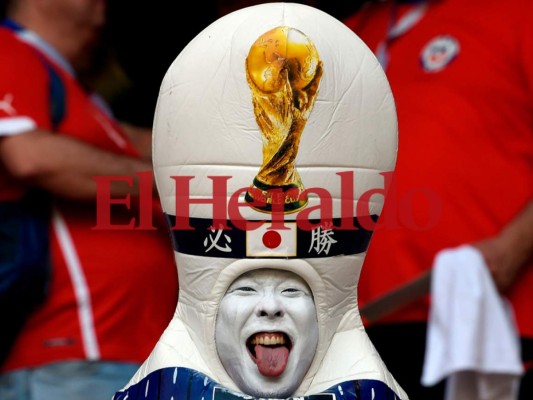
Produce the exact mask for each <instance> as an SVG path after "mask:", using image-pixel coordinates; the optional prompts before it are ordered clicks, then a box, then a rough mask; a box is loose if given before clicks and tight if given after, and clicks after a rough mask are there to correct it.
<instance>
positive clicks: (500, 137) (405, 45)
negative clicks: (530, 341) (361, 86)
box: [345, 0, 533, 337]
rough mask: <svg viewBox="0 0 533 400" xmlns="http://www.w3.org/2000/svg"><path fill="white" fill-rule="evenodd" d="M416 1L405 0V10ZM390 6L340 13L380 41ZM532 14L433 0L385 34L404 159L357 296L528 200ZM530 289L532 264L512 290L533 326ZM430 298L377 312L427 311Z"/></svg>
mask: <svg viewBox="0 0 533 400" xmlns="http://www.w3.org/2000/svg"><path fill="white" fill-rule="evenodd" d="M411 3H413V2H411ZM414 7H416V5H413V4H402V5H401V6H400V8H399V9H398V12H397V17H398V19H401V18H402V17H403V16H404V15H407V13H409V12H410V10H412V9H414ZM390 15H391V13H390V2H387V3H378V2H376V4H375V5H374V6H371V7H368V8H363V9H362V10H360V12H359V13H358V14H357V15H355V16H352V17H350V18H349V19H347V20H346V21H345V22H346V24H347V25H348V26H349V27H350V28H351V29H352V30H354V31H355V32H356V33H357V34H358V35H359V36H360V37H361V38H362V39H363V41H365V43H366V44H367V45H368V46H369V48H370V49H371V50H373V51H374V52H376V51H377V48H378V45H379V43H380V42H381V41H382V40H383V39H384V38H385V36H386V33H387V26H388V24H389V21H390ZM532 20H533V2H531V1H529V0H513V1H497V0H469V1H463V0H445V1H434V2H431V3H430V4H429V8H428V9H427V11H426V12H425V13H424V14H423V16H422V18H421V19H420V20H418V22H416V23H415V24H414V25H413V26H412V27H411V28H410V29H408V30H406V31H405V32H404V33H403V34H401V35H399V36H398V37H396V38H393V39H391V40H390V42H389V44H388V46H387V47H388V48H387V50H388V57H389V63H388V65H387V67H386V73H387V76H388V79H389V82H390V85H391V89H392V92H393V96H394V98H395V101H396V105H397V112H398V126H399V149H398V160H397V165H396V172H395V178H394V183H393V185H392V188H391V192H390V193H389V197H388V198H387V199H386V201H385V207H384V210H383V213H382V216H381V220H380V224H381V227H380V228H378V230H377V231H376V232H375V234H374V237H373V239H372V243H371V245H370V248H369V251H368V254H367V257H366V260H365V264H364V268H363V270H362V275H361V280H360V282H359V301H360V305H361V306H362V305H364V304H366V303H367V302H368V301H370V300H373V299H375V298H377V297H380V296H381V295H383V294H385V293H387V292H388V291H390V290H392V289H395V288H396V287H398V286H400V285H402V284H404V283H406V282H408V281H410V280H411V279H413V278H415V277H417V276H419V275H420V274H421V273H423V272H424V271H426V270H428V269H429V268H430V267H431V265H432V262H433V259H434V256H435V254H436V253H437V252H438V251H439V250H441V249H444V248H449V247H455V246H458V245H461V244H465V243H471V242H475V241H478V240H481V239H485V238H488V237H490V236H493V235H496V234H497V233H498V232H499V231H500V230H501V229H502V228H503V227H504V226H505V225H506V224H507V223H509V222H510V221H511V220H512V219H513V218H514V217H515V216H516V215H517V214H518V213H519V212H520V211H521V210H522V209H523V208H524V207H525V205H526V204H527V203H528V202H530V201H531V200H533V51H532V49H533V27H532V24H531V23H530V21H532ZM529 240H531V239H529ZM532 292H533V267H532V266H531V265H529V266H526V267H525V268H524V270H523V272H522V273H521V275H520V276H519V277H518V278H517V279H516V282H515V284H514V286H513V288H512V290H511V292H510V293H509V296H508V297H509V299H510V300H511V302H512V304H513V306H514V310H515V314H516V318H517V321H518V325H519V329H520V332H521V334H522V335H523V336H528V337H533V296H532ZM428 301H429V300H428V298H426V299H423V300H420V301H416V302H415V303H413V304H412V305H410V306H408V307H405V308H403V309H402V310H401V311H399V312H397V313H395V314H394V315H391V316H390V317H388V318H386V319H385V320H383V321H382V322H398V321H418V320H426V318H427V313H428Z"/></svg>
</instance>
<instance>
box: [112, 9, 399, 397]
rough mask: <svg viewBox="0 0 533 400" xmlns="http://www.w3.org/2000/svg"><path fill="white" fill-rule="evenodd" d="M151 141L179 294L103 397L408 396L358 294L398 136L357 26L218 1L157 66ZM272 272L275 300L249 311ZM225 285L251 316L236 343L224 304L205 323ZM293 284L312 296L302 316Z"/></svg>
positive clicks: (312, 13)
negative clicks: (164, 68)
mask: <svg viewBox="0 0 533 400" xmlns="http://www.w3.org/2000/svg"><path fill="white" fill-rule="evenodd" d="M153 144H154V146H153V147H154V157H153V158H154V169H155V176H156V182H157V187H158V190H159V194H160V197H161V201H162V205H163V209H164V211H165V213H166V214H167V216H168V221H169V226H170V228H171V233H172V239H173V241H172V242H173V245H174V249H175V255H176V263H177V266H178V272H179V282H180V294H179V301H178V305H177V309H176V313H175V315H174V318H173V320H172V321H171V322H170V325H169V326H168V328H167V329H166V330H165V332H164V333H163V335H162V336H161V338H160V340H159V342H158V343H157V345H156V346H155V348H154V350H153V352H152V354H151V355H150V357H149V358H148V359H147V360H146V362H145V363H144V364H143V366H142V367H141V368H140V369H139V371H138V372H137V374H136V375H135V376H134V377H133V378H132V379H131V381H130V382H129V383H128V385H127V386H126V387H124V388H123V389H122V390H121V391H119V392H118V393H117V394H116V395H115V397H114V398H115V400H125V399H129V400H131V399H174V400H178V399H187V400H189V399H190V400H208V399H219V398H234V397H235V398H239V397H244V398H251V397H263V398H266V397H270V398H274V397H276V398H280V397H283V398H285V397H310V398H317V397H319V398H320V399H322V398H324V399H335V400H340V399H347V400H355V399H358V400H359V399H368V400H371V399H375V400H383V399H391V400H395V399H401V400H406V399H407V396H406V394H405V393H404V392H403V390H402V389H401V387H400V386H399V385H398V383H396V381H395V380H394V378H393V377H392V376H391V375H390V373H389V372H388V371H387V369H386V367H385V365H384V364H383V362H382V361H381V359H380V357H379V355H378V354H377V352H376V351H375V349H374V347H373V346H372V344H371V342H370V341H369V339H368V337H367V335H366V333H365V331H364V328H363V324H362V322H361V319H360V316H359V311H358V308H357V282H358V279H359V273H360V271H361V266H362V263H363V260H364V256H365V252H366V249H367V246H368V243H369V240H370V236H371V229H372V228H373V224H374V221H375V219H376V217H377V215H379V212H380V211H381V207H382V202H383V196H382V194H383V190H382V189H383V187H384V185H385V183H384V177H385V176H386V175H387V174H384V173H385V172H390V171H391V170H393V169H394V165H395V160H396V150H397V122H396V111H395V106H394V101H393V98H392V94H391V92H390V88H389V85H388V82H387V80H386V78H385V75H384V73H383V71H382V69H381V67H380V66H379V64H378V62H377V60H376V59H375V57H374V56H373V54H372V53H371V51H370V50H369V49H368V48H367V47H366V46H365V45H364V44H363V42H362V41H361V40H360V39H359V38H358V37H357V36H355V34H354V33H353V32H352V31H351V30H349V29H348V28H347V27H346V26H345V25H344V24H342V23H341V22H339V21H338V20H336V19H334V18H333V17H331V16H329V15H328V14H326V13H324V12H322V11H319V10H317V9H314V8H312V7H309V6H304V5H300V4H294V3H293V4H289V3H268V4H262V5H258V6H253V7H248V8H244V9H241V10H239V11H236V12H234V13H231V14H229V15H226V16H224V17H222V18H220V19H219V20H218V21H216V22H214V23H213V24H211V25H210V26H209V27H207V28H206V29H205V30H204V31H202V32H201V33H200V34H199V35H198V36H197V37H196V38H195V39H194V40H192V41H191V43H190V44H189V45H188V46H187V47H186V48H185V49H184V50H183V51H182V52H181V53H180V54H179V56H178V57H177V58H176V60H175V61H174V62H173V64H172V65H171V66H170V68H169V70H168V72H167V74H166V76H165V78H164V80H163V83H162V86H161V91H160V94H159V99H158V104H157V108H156V113H155V119H154V142H153ZM372 194H373V195H372ZM282 228H283V229H282ZM259 269H260V270H265V271H263V272H262V273H260V274H258V275H253V271H255V270H259ZM280 271H283V272H280ZM287 271H288V272H287ZM243 274H245V275H244V278H243ZM250 274H252V275H250ZM263 278H264V280H263ZM236 279H237V281H236ZM235 281H236V283H235V284H234V282H235ZM243 282H244V283H243ZM265 282H266V283H265ZM272 282H274V283H275V284H273V286H272V285H270V283H272ZM256 283H257V285H258V286H257V287H256V286H254V285H256ZM269 285H270V286H269ZM276 285H277V286H276ZM283 285H286V286H287V287H285V286H283ZM280 287H281V289H280V291H279V292H278V293H275V296H278V297H275V300H272V302H271V304H274V305H275V306H273V308H272V307H271V308H270V309H269V308H268V307H267V306H264V305H263V306H261V305H258V306H257V307H256V309H254V312H252V313H250V314H249V315H248V314H246V315H245V314H244V313H245V311H243V310H244V308H245V307H246V306H247V305H250V304H251V303H252V302H253V301H254V300H253V299H254V296H256V295H257V296H258V298H259V297H260V298H261V299H262V300H261V299H260V300H258V303H257V304H260V303H261V301H263V300H264V299H265V298H266V297H265V296H266V295H265V296H263V295H264V294H265V293H266V291H267V290H270V289H269V288H274V289H273V291H274V292H275V291H276V290H278V289H279V288H280ZM265 288H266V289H265ZM228 289H229V290H228ZM226 296H228V298H230V296H238V297H237V299H238V300H237V301H234V302H233V304H234V305H236V306H235V309H234V312H235V323H240V322H237V321H241V320H246V321H245V323H244V324H243V327H244V326H245V328H243V332H242V335H241V336H242V338H241V340H240V343H239V342H238V339H236V340H237V342H236V343H234V344H233V346H234V347H231V346H232V345H231V341H232V338H231V336H230V332H232V328H234V327H231V326H228V321H229V325H231V318H232V315H233V314H232V312H233V311H231V310H230V311H228V309H227V308H225V311H224V313H222V311H221V313H220V318H219V321H218V322H219V323H217V317H218V312H219V306H220V304H221V301H222V300H223V299H224V301H226ZM239 296H240V297H239ZM299 296H300V297H299ZM273 298H274V297H273ZM233 299H234V297H233ZM276 299H277V300H276ZM310 299H311V300H310ZM278 300H279V301H278ZM293 300H294V301H301V302H302V303H301V304H306V306H303V305H302V307H306V309H310V310H312V311H311V312H312V315H313V318H307V317H306V318H307V319H305V321H306V322H305V323H304V324H303V325H301V324H300V325H298V322H297V321H298V318H295V319H291V318H292V317H293V316H294V314H299V312H300V310H299V309H298V307H294V304H297V303H291V302H293ZM309 304H311V306H309ZM313 304H314V307H313ZM285 305H287V309H285V308H284V307H285ZM241 306H242V307H241ZM291 307H292V309H291ZM220 309H222V307H220ZM291 313H292V314H291ZM244 315H245V316H244ZM307 315H309V314H307ZM243 316H244V317H243ZM297 317H298V315H297ZM287 321H289V322H287ZM254 324H255V325H254ZM262 324H263V325H262ZM252 325H253V326H256V327H258V328H257V330H255V331H254V330H253V329H252V328H250V326H252ZM261 326H263V328H260V327H261ZM284 326H286V327H288V326H290V328H287V329H284V328H283V327H284ZM247 329H248V331H247ZM233 331H235V329H233ZM298 332H303V333H301V334H298ZM226 333H227V335H226ZM236 336H237V337H238V336H239V334H237V335H236ZM391 340H394V338H391ZM232 348H233V349H234V350H235V351H233V352H229V351H228V350H229V349H232ZM230 353H231V354H230Z"/></svg>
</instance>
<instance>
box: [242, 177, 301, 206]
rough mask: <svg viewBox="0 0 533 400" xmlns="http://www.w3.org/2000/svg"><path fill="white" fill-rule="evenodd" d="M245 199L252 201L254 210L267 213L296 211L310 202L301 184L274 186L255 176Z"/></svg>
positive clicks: (251, 204)
mask: <svg viewBox="0 0 533 400" xmlns="http://www.w3.org/2000/svg"><path fill="white" fill-rule="evenodd" d="M244 200H245V201H246V202H248V203H250V207H252V208H253V209H254V210H257V211H261V212H266V213H272V212H281V211H283V213H284V214H290V213H293V212H296V211H298V210H300V209H302V208H304V207H305V206H306V205H307V203H308V202H309V199H308V198H307V193H305V192H304V188H303V186H302V185H301V184H300V185H297V184H289V185H282V186H272V185H267V184H265V183H263V182H261V181H259V180H258V179H257V178H254V181H253V183H252V184H251V185H250V188H249V189H248V191H247V192H246V195H245V196H244Z"/></svg>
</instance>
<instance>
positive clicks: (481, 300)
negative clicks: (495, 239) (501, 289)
mask: <svg viewBox="0 0 533 400" xmlns="http://www.w3.org/2000/svg"><path fill="white" fill-rule="evenodd" d="M523 372H524V371H523V366H522V363H521V360H520V342H519V339H518V333H517V329H516V324H515V321H514V315H513V313H512V309H511V307H510V305H509V304H508V303H507V301H506V299H505V298H503V297H502V296H500V294H499V293H498V292H497V290H496V287H495V285H494V282H493V280H492V277H491V276H490V273H489V270H488V268H487V266H486V264H485V261H484V259H483V256H482V255H481V253H480V252H479V251H478V250H477V249H476V248H474V247H472V246H466V245H465V246H460V247H457V248H453V249H445V250H442V251H441V252H439V253H438V254H437V256H436V257H435V261H434V264H433V272H432V277H431V308H430V315H429V323H428V333H427V345H426V354H425V359H424V367H423V372H422V384H423V385H425V386H432V385H434V384H436V383H438V382H439V381H441V380H442V379H444V378H448V379H447V384H446V400H452V399H453V400H489V399H490V400H492V399H498V400H512V399H516V398H517V391H518V384H519V378H520V376H521V375H522V374H523Z"/></svg>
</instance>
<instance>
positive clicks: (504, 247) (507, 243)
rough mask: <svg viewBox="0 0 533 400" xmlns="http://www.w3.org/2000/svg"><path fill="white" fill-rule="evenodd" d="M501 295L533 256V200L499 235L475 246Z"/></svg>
mask: <svg viewBox="0 0 533 400" xmlns="http://www.w3.org/2000/svg"><path fill="white" fill-rule="evenodd" d="M474 245H475V246H476V247H477V248H478V249H479V250H480V251H481V253H482V254H483V257H484V258H485V261H486V263H487V266H488V267H489V270H490V272H491V274H492V277H493V278H494V282H495V284H496V287H497V288H498V290H499V291H500V292H501V293H504V292H506V291H507V290H508V289H509V288H510V287H511V285H512V284H513V282H514V281H515V279H516V278H517V276H518V275H519V273H520V271H521V270H522V269H523V268H524V267H525V266H526V265H527V263H528V261H529V260H531V257H532V256H533V200H531V201H530V202H529V203H528V204H527V205H526V207H525V208H524V210H522V212H521V213H520V214H518V215H517V216H516V218H515V219H513V220H512V221H511V222H510V223H509V224H508V225H507V226H506V227H505V228H504V229H503V230H502V231H501V232H500V234H499V235H497V236H494V237H492V238H488V239H486V240H483V241H480V242H477V243H474Z"/></svg>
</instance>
